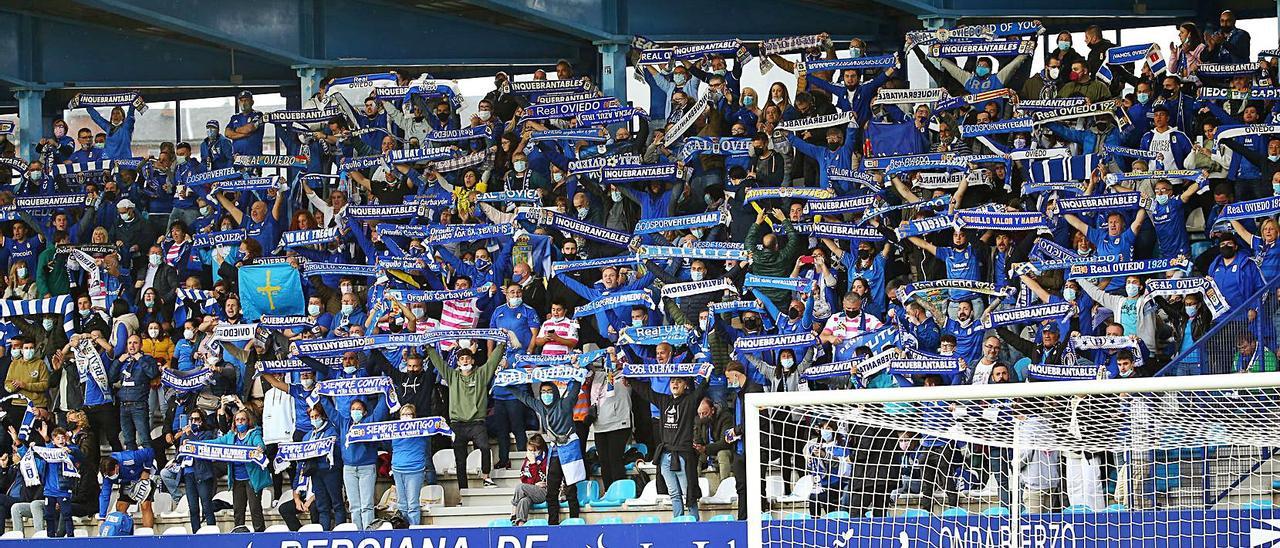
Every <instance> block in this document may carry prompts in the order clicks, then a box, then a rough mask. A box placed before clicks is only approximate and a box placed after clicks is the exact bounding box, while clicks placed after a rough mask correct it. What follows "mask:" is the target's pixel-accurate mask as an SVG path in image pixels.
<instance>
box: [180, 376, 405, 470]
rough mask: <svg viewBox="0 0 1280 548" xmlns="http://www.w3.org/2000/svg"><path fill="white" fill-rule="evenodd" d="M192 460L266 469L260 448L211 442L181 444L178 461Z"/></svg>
mask: <svg viewBox="0 0 1280 548" xmlns="http://www.w3.org/2000/svg"><path fill="white" fill-rule="evenodd" d="M387 380H390V379H387ZM192 460H208V461H215V462H230V463H235V464H248V463H253V464H256V465H258V466H259V467H261V468H266V467H267V456H266V455H265V454H264V453H263V452H262V449H261V448H258V447H252V446H247V445H232V444H229V443H214V442H211V441H184V442H182V446H181V447H180V448H179V449H178V461H179V462H183V463H190V462H191V461H192Z"/></svg>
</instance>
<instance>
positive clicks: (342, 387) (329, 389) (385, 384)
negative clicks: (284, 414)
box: [308, 377, 400, 413]
mask: <svg viewBox="0 0 1280 548" xmlns="http://www.w3.org/2000/svg"><path fill="white" fill-rule="evenodd" d="M372 394H383V395H385V396H386V397H387V406H388V407H389V408H390V409H391V412H392V413H394V412H396V410H397V409H400V399H399V398H398V397H397V396H396V385H395V382H394V381H392V380H391V377H354V378H350V379H325V380H322V381H320V382H318V383H316V389H315V390H313V391H312V392H311V396H310V398H308V402H310V401H312V400H314V401H316V402H319V401H320V397H321V396H328V397H331V398H345V397H351V396H367V395H372Z"/></svg>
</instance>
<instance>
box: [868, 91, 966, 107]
mask: <svg viewBox="0 0 1280 548" xmlns="http://www.w3.org/2000/svg"><path fill="white" fill-rule="evenodd" d="M950 98H951V94H949V93H947V90H946V88H925V89H885V88H880V90H879V91H877V92H876V97H875V99H872V100H871V104H872V105H917V104H926V103H937V102H939V101H944V100H946V99H950Z"/></svg>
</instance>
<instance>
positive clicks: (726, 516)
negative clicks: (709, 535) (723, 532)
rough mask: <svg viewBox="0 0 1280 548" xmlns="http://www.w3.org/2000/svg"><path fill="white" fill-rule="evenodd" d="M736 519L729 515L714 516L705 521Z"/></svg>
mask: <svg viewBox="0 0 1280 548" xmlns="http://www.w3.org/2000/svg"><path fill="white" fill-rule="evenodd" d="M737 519H738V517H737V516H734V515H730V514H716V515H714V516H711V519H709V520H707V521H734V520H737Z"/></svg>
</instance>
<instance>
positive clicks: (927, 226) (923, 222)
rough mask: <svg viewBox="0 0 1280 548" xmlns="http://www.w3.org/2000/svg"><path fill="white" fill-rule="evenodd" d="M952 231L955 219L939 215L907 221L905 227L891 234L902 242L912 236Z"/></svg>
mask: <svg viewBox="0 0 1280 548" xmlns="http://www.w3.org/2000/svg"><path fill="white" fill-rule="evenodd" d="M952 229H955V219H954V218H952V216H951V215H945V214H940V215H935V216H933V217H925V218H923V219H913V220H911V221H907V224H906V226H900V227H898V228H895V229H893V233H894V234H895V235H897V236H898V239H899V240H903V239H906V238H910V237H912V236H923V235H925V234H932V233H934V232H940V231H943V230H952Z"/></svg>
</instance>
